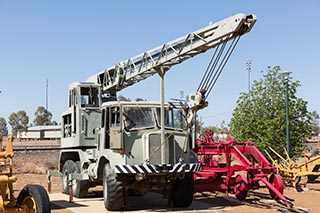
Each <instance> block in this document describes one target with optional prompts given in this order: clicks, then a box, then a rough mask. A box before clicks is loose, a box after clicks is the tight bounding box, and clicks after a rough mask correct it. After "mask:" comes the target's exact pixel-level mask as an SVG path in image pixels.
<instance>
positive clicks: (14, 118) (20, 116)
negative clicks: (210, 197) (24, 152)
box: [9, 110, 29, 136]
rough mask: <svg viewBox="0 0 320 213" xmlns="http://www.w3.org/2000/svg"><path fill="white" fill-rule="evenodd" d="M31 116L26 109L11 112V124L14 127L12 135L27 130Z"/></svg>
mask: <svg viewBox="0 0 320 213" xmlns="http://www.w3.org/2000/svg"><path fill="white" fill-rule="evenodd" d="M28 123H29V117H28V115H27V113H26V112H25V111H22V110H21V111H18V112H17V113H14V112H13V113H11V114H10V116H9V124H10V125H11V128H12V135H13V136H17V132H18V131H27V128H28Z"/></svg>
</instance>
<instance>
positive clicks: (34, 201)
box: [17, 184, 51, 213]
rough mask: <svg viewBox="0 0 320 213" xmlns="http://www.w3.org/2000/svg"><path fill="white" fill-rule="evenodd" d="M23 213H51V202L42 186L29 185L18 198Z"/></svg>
mask: <svg viewBox="0 0 320 213" xmlns="http://www.w3.org/2000/svg"><path fill="white" fill-rule="evenodd" d="M17 203H18V206H19V207H20V208H21V209H22V212H39V213H40V212H41V213H48V212H51V206H50V200H49V196H48V194H47V191H46V190H45V189H44V188H43V187H42V186H40V185H33V184H28V185H26V186H25V187H24V188H23V189H22V190H21V192H20V194H19V196H18V198H17Z"/></svg>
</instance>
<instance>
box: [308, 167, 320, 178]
mask: <svg viewBox="0 0 320 213" xmlns="http://www.w3.org/2000/svg"><path fill="white" fill-rule="evenodd" d="M319 171H320V165H316V166H315V167H314V168H313V169H312V172H319ZM318 177H319V175H308V181H310V182H312V181H315V180H316V179H317V178H318Z"/></svg>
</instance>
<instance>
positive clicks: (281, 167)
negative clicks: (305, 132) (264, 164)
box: [266, 147, 320, 188]
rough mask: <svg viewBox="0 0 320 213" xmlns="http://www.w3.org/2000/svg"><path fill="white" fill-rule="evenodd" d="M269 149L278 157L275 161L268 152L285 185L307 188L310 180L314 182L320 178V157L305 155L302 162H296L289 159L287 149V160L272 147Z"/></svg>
mask: <svg viewBox="0 0 320 213" xmlns="http://www.w3.org/2000/svg"><path fill="white" fill-rule="evenodd" d="M269 149H270V150H271V151H272V152H273V153H274V154H275V155H277V156H278V159H277V160H274V159H273V158H272V157H271V155H270V154H269V153H268V152H267V151H266V153H267V155H268V157H269V158H270V159H271V160H272V162H273V165H274V166H275V167H276V171H277V173H278V174H280V175H281V176H282V179H283V181H284V182H285V183H287V184H289V185H292V186H294V187H295V188H298V187H300V185H303V186H304V187H305V186H306V184H307V181H308V180H310V181H312V180H315V179H316V178H318V177H319V176H320V156H315V157H307V155H306V154H304V159H303V161H302V162H295V161H293V160H292V159H291V158H290V157H289V155H288V152H287V151H286V150H285V149H284V152H285V154H286V157H287V158H283V157H282V156H281V155H280V154H279V153H277V152H276V151H275V150H274V149H272V148H271V147H269ZM301 180H303V182H301Z"/></svg>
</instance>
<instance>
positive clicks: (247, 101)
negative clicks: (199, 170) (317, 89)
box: [229, 66, 311, 156]
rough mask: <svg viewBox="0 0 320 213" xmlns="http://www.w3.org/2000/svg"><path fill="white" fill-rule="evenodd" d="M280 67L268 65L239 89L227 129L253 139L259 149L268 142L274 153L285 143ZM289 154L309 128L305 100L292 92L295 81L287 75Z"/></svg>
mask: <svg viewBox="0 0 320 213" xmlns="http://www.w3.org/2000/svg"><path fill="white" fill-rule="evenodd" d="M280 70H281V69H280V67H279V66H276V67H273V68H271V67H268V69H267V70H266V72H263V71H262V73H263V74H264V75H263V78H262V79H261V80H259V81H254V82H253V85H252V87H251V90H250V92H249V93H241V94H240V97H239V99H238V101H237V107H236V108H235V110H234V112H233V118H232V119H231V121H230V124H229V126H230V131H231V134H232V135H233V136H235V137H236V139H237V140H239V141H248V140H250V141H254V142H255V144H256V145H257V147H258V148H260V150H264V149H267V147H268V146H271V147H272V148H274V149H275V150H276V151H277V152H278V153H283V148H284V147H286V86H285V85H286V82H285V81H286V80H285V79H284V77H283V76H282V75H281V73H280ZM288 81H289V82H288V97H289V127H290V129H289V132H290V150H291V153H290V155H291V156H293V155H296V154H298V153H299V152H300V151H301V149H302V143H303V142H304V141H305V139H306V137H307V136H309V135H310V132H311V117H310V113H309V112H308V111H307V102H306V101H304V100H303V99H301V98H298V97H297V96H296V93H297V87H299V86H300V82H299V81H292V79H291V78H289V79H288Z"/></svg>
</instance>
